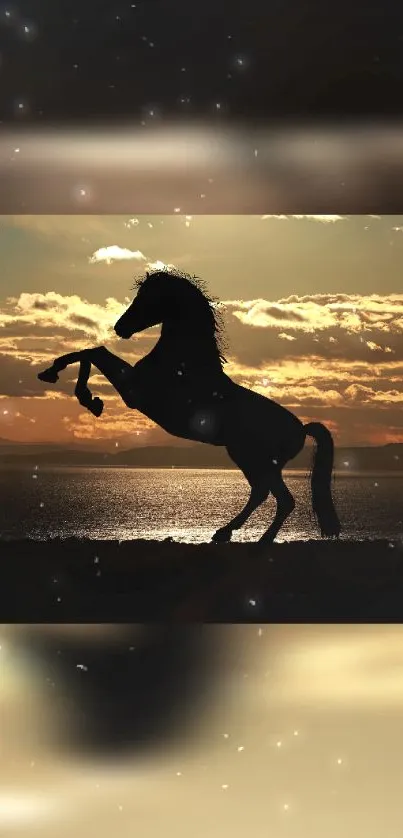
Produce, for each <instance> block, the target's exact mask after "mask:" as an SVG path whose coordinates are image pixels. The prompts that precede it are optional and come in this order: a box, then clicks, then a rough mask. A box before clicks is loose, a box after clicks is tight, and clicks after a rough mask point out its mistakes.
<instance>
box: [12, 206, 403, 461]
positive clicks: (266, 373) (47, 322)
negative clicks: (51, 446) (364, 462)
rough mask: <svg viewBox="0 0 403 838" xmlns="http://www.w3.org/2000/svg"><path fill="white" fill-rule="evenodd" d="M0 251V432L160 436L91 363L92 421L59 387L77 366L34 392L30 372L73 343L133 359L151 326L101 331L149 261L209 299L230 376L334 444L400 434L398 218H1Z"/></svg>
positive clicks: (38, 436) (152, 334)
mask: <svg viewBox="0 0 403 838" xmlns="http://www.w3.org/2000/svg"><path fill="white" fill-rule="evenodd" d="M0 253H1V279H0V325H1V331H0V353H1V365H0V437H1V438H4V439H10V440H16V441H30V442H34V441H44V442H63V443H68V442H72V441H74V440H81V441H85V440H88V441H89V440H91V441H94V440H95V439H99V440H105V442H106V441H110V440H116V439H119V440H122V439H123V440H125V442H128V443H130V444H131V443H132V444H155V443H160V444H161V443H167V444H173V443H175V441H176V440H175V439H174V438H173V437H169V436H168V435H167V434H165V433H164V432H163V431H161V430H160V429H158V428H156V427H155V426H154V425H153V424H152V423H151V422H149V420H147V419H145V417H142V416H141V415H140V414H139V413H137V412H136V411H129V410H127V409H126V408H125V407H124V405H123V403H122V402H121V401H120V399H119V397H117V396H115V394H114V391H113V390H112V388H111V387H110V385H109V384H108V383H107V382H106V381H104V380H103V379H102V377H101V376H99V375H97V374H96V371H94V373H93V375H92V377H91V389H92V392H93V394H94V395H99V396H101V397H102V398H103V399H104V400H105V410H104V413H103V415H102V417H100V418H99V419H96V418H95V417H93V416H92V415H91V414H90V413H89V412H88V411H86V410H83V408H81V407H80V405H79V404H78V402H77V400H76V399H75V397H74V395H73V390H74V384H75V380H76V374H77V366H74V367H73V366H72V367H70V368H69V369H68V370H66V371H65V372H64V373H63V374H62V375H61V377H60V381H59V382H58V383H57V385H54V386H52V387H50V388H49V389H48V390H47V389H46V387H45V385H44V384H43V383H41V382H39V381H38V380H37V378H36V375H37V372H38V371H39V370H40V369H43V368H44V367H46V366H49V365H50V363H51V362H52V360H53V359H54V358H55V357H57V356H58V355H61V354H64V353H65V352H69V351H73V350H76V349H81V348H87V347H90V346H97V345H100V344H104V345H106V346H107V347H108V348H109V349H110V350H111V351H112V352H115V353H116V354H120V355H121V356H122V357H123V358H125V359H126V360H128V361H130V362H132V363H135V362H136V361H137V360H138V359H139V358H140V357H142V356H143V355H144V354H146V353H147V352H148V351H149V350H150V349H151V347H152V346H153V344H154V343H155V341H156V339H157V338H158V334H159V329H158V328H155V329H152V330H149V331H148V332H146V333H144V334H143V335H140V336H137V337H134V338H133V339H132V340H131V341H130V342H124V341H121V340H119V339H117V338H116V336H115V335H114V333H113V325H114V323H115V321H116V320H117V319H118V317H119V316H120V314H121V313H122V312H123V310H124V308H125V307H126V306H127V305H128V303H129V301H130V300H131V296H132V292H131V290H130V289H131V286H132V284H133V279H134V277H135V276H136V275H139V274H142V273H143V272H144V271H145V270H146V268H147V266H149V265H151V264H155V263H158V262H162V263H164V264H172V265H175V266H177V267H178V268H180V269H182V270H185V271H187V272H189V273H192V274H196V275H197V276H200V277H202V278H203V279H204V280H205V282H206V284H207V287H208V289H209V291H210V293H211V294H212V295H214V296H216V297H218V298H219V299H220V300H221V301H223V302H224V303H225V321H226V328H227V343H228V350H227V352H226V356H227V358H228V361H229V363H228V364H227V366H226V372H227V374H229V375H230V376H231V377H232V378H234V379H235V380H236V381H238V382H239V383H242V384H244V385H246V386H248V387H251V388H253V389H256V390H259V391H260V392H262V393H264V394H267V395H268V396H269V397H270V398H272V399H274V400H275V401H278V402H280V403H281V404H283V405H284V406H287V407H288V408H289V409H291V410H292V411H293V412H295V413H296V414H297V415H298V416H299V418H300V419H302V421H304V422H307V421H312V420H319V421H323V422H325V423H326V424H327V425H328V426H329V427H330V429H331V430H332V431H333V432H334V434H335V440H336V443H337V444H339V445H348V444H355V445H365V444H370V445H373V444H374V445H378V444H384V443H387V442H402V441H403V424H402V418H401V417H402V414H401V406H402V402H403V340H402V333H403V293H401V285H402V266H403V216H382V217H381V216H374V215H372V216H368V215H366V216H363V215H362V216H339V215H294V216H290V215H289V216H282V215H281V216H280V215H279V216H275V215H266V216H185V215H183V214H182V213H181V212H180V210H179V209H178V212H175V213H174V214H173V215H170V216H155V215H153V216H138V217H132V218H130V217H129V216H121V215H112V216H88V215H85V216H79V215H72V216H60V215H56V216H41V215H39V216H38V215H36V216H29V215H26V216H24V215H21V216H2V217H0Z"/></svg>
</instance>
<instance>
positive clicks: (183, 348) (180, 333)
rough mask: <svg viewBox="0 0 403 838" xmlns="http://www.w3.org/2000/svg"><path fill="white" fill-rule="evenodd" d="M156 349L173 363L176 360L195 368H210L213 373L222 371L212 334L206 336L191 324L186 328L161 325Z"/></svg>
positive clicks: (177, 324) (177, 325)
mask: <svg viewBox="0 0 403 838" xmlns="http://www.w3.org/2000/svg"><path fill="white" fill-rule="evenodd" d="M158 348H159V350H160V352H162V353H163V354H164V356H165V357H166V358H169V357H172V360H173V362H175V363H176V362H177V361H178V360H181V361H184V362H185V363H186V361H188V362H189V363H193V364H195V365H196V366H199V365H202V366H203V367H204V368H208V367H210V368H211V370H212V371H214V372H217V371H218V370H221V369H222V365H221V360H220V353H219V350H218V347H217V344H216V341H215V337H214V334H213V333H210V334H209V333H207V334H206V330H205V329H201V328H200V327H199V328H198V327H197V325H196V326H195V325H194V324H193V323H190V324H187V325H186V327H185V326H183V327H182V326H181V324H180V323H175V324H171V323H167V322H165V323H163V325H162V329H161V337H160V339H159V341H158ZM179 356H180V359H179Z"/></svg>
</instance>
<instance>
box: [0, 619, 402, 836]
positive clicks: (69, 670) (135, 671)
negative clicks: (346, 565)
mask: <svg viewBox="0 0 403 838" xmlns="http://www.w3.org/2000/svg"><path fill="white" fill-rule="evenodd" d="M0 655H1V658H0V662H1V678H0V714H1V720H2V725H1V727H2V734H1V735H2V746H1V750H0V834H1V836H2V837H3V836H4V838H8V836H10V838H11V837H12V836H13V837H14V838H23V836H29V835H33V836H34V835H39V834H40V835H41V838H51V836H52V838H53V836H56V835H57V836H60V838H67V836H69V838H70V836H71V835H73V834H74V835H75V836H76V838H81V837H82V838H84V836H85V838H89V836H90V837H91V838H92V836H94V838H95V836H99V838H106V836H108V838H109V836H112V835H119V838H126V836H127V838H128V837H129V836H132V835H133V834H140V835H141V836H142V838H160V836H161V838H162V836H164V838H169V836H170V835H172V836H175V838H178V837H179V838H188V836H189V835H192V836H194V838H206V836H209V838H218V836H219V837H220V838H244V836H245V835H248V836H251V838H263V836H267V835H273V836H275V838H282V837H283V836H295V838H323V835H326V836H327V838H339V836H340V835H343V836H344V838H356V836H357V835H365V836H366V838H379V834H380V833H381V830H382V832H383V833H384V834H385V835H387V836H388V838H400V836H401V834H402V827H403V814H402V811H401V806H400V796H401V795H400V790H401V781H402V769H401V747H400V741H401V737H400V732H401V728H402V725H403V709H402V708H403V675H402V673H403V667H402V663H403V629H402V628H401V627H400V626H363V627H361V626H340V627H335V626H302V625H301V626H273V627H272V626H256V625H254V626H203V627H202V626H201V627H194V628H192V629H189V628H183V629H179V628H178V629H177V630H176V631H175V632H171V633H169V632H168V634H167V632H166V630H165V629H163V628H161V629H158V630H157V629H153V630H150V629H148V628H147V627H144V626H126V627H114V626H69V627H62V626H55V625H53V626H38V627H29V626H27V627H24V626H14V627H11V626H4V627H3V630H2V638H1V650H0ZM132 656H133V660H134V661H135V664H133V663H131V660H132ZM125 670H126V674H125ZM169 673H170V676H171V677H170V678H169V677H168V675H169ZM169 680H171V682H172V683H171V687H169ZM156 693H158V694H159V697H158V701H156V699H155V695H156ZM114 716H119V719H117V718H116V719H115V722H116V724H114ZM142 729H143V731H145V732H146V733H147V732H148V736H144V737H142V736H141V735H140V734H141V731H142ZM124 730H126V732H127V740H128V742H127V743H126V745H127V747H126V748H122V747H121V745H122V742H121V735H122V731H124ZM134 732H135V733H134Z"/></svg>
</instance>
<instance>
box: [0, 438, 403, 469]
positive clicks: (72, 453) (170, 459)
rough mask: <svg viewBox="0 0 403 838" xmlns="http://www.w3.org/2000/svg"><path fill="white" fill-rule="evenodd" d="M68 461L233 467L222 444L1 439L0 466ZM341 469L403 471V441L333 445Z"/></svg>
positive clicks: (307, 461) (303, 459)
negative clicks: (113, 446)
mask: <svg viewBox="0 0 403 838" xmlns="http://www.w3.org/2000/svg"><path fill="white" fill-rule="evenodd" d="M311 462H312V449H311V446H308V445H307V446H306V447H305V448H304V449H303V450H302V451H301V452H300V454H298V456H297V457H295V459H294V460H291V461H290V463H289V465H288V468H289V469H290V470H291V469H303V470H306V469H309V468H310V466H311ZM24 465H25V466H31V465H71V466H106V465H107V466H115V467H119V466H131V467H133V468H234V467H235V466H234V464H233V463H232V461H231V460H230V458H229V456H228V454H227V452H226V451H225V449H224V448H217V447H215V446H212V445H204V444H202V443H196V444H194V445H188V446H174V445H172V446H153V445H149V446H147V447H136V448H130V449H128V450H125V451H122V450H120V451H116V453H115V452H113V453H112V452H110V451H100V450H96V449H92V450H86V449H84V448H82V447H81V446H76V447H72V446H63V445H59V446H57V445H55V446H51V445H45V444H38V445H32V444H29V445H27V444H23V443H11V442H8V441H7V440H1V439H0V467H1V466H3V467H4V466H24ZM335 467H336V469H338V470H340V471H374V472H379V471H396V472H397V471H403V443H396V444H394V443H391V444H388V445H383V446H380V447H365V448H364V447H363V448H336V451H335Z"/></svg>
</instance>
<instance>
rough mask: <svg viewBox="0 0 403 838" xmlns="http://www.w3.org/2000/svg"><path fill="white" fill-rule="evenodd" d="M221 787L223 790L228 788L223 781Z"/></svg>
mask: <svg viewBox="0 0 403 838" xmlns="http://www.w3.org/2000/svg"><path fill="white" fill-rule="evenodd" d="M221 788H222V789H224V791H226V790H227V789H228V788H229V785H228V783H223V784H222V786H221Z"/></svg>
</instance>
